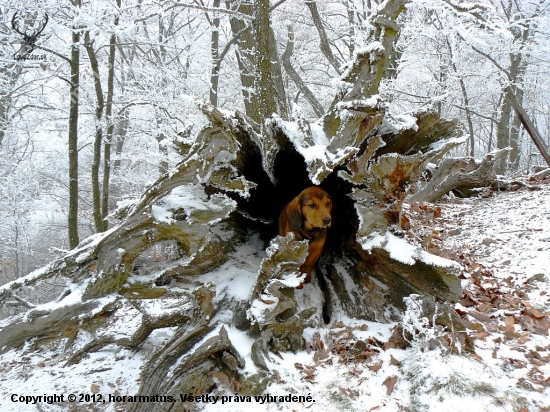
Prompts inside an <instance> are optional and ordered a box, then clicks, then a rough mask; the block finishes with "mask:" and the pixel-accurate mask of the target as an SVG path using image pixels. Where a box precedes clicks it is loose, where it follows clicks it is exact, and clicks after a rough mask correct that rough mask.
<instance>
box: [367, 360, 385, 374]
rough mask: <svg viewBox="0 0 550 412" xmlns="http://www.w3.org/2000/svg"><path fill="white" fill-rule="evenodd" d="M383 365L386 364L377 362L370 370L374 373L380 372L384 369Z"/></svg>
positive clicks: (370, 366)
mask: <svg viewBox="0 0 550 412" xmlns="http://www.w3.org/2000/svg"><path fill="white" fill-rule="evenodd" d="M383 363H384V362H383V361H382V360H379V361H378V362H375V363H373V364H372V365H369V366H368V368H369V369H370V370H371V371H373V372H378V371H379V370H380V368H381V367H382V365H383Z"/></svg>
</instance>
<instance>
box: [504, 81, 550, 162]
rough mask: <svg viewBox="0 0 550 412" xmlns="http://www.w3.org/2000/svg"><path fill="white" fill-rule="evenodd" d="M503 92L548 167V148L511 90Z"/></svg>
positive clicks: (549, 160)
mask: <svg viewBox="0 0 550 412" xmlns="http://www.w3.org/2000/svg"><path fill="white" fill-rule="evenodd" d="M504 92H505V93H506V96H507V99H508V100H509V101H510V104H511V105H512V106H513V108H514V110H515V111H516V114H517V117H518V118H519V120H520V121H521V124H522V125H523V127H524V128H525V130H526V131H527V133H528V134H529V136H531V139H533V142H534V143H535V146H537V149H539V152H540V154H541V155H542V157H543V158H544V160H545V161H546V164H547V165H548V166H550V153H549V152H548V147H547V146H546V143H545V142H544V140H543V139H542V137H541V136H540V133H539V132H538V130H537V128H536V127H535V125H534V124H533V122H532V121H531V119H530V118H529V116H528V115H527V113H526V112H525V110H524V109H523V107H522V106H521V103H520V102H519V101H518V99H516V96H515V94H514V91H513V90H512V87H511V86H508V87H506V88H505V89H504Z"/></svg>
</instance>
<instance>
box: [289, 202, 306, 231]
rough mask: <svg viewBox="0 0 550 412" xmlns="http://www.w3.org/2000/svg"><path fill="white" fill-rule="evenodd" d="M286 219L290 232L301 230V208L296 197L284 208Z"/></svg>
mask: <svg viewBox="0 0 550 412" xmlns="http://www.w3.org/2000/svg"><path fill="white" fill-rule="evenodd" d="M286 218H287V220H288V225H289V226H290V230H296V231H298V230H300V229H301V228H302V223H303V218H302V208H301V206H300V199H299V198H298V197H295V198H294V199H292V201H291V202H290V203H289V204H288V205H287V206H286Z"/></svg>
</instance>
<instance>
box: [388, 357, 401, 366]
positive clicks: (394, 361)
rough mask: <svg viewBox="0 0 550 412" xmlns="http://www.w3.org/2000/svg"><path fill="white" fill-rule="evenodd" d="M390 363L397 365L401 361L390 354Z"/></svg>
mask: <svg viewBox="0 0 550 412" xmlns="http://www.w3.org/2000/svg"><path fill="white" fill-rule="evenodd" d="M390 365H395V366H398V365H401V362H399V361H398V360H397V359H395V358H394V357H393V355H390Z"/></svg>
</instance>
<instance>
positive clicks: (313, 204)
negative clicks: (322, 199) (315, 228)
mask: <svg viewBox="0 0 550 412" xmlns="http://www.w3.org/2000/svg"><path fill="white" fill-rule="evenodd" d="M306 206H309V207H313V208H314V207H315V206H317V205H316V204H315V203H310V204H309V205H306Z"/></svg>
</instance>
